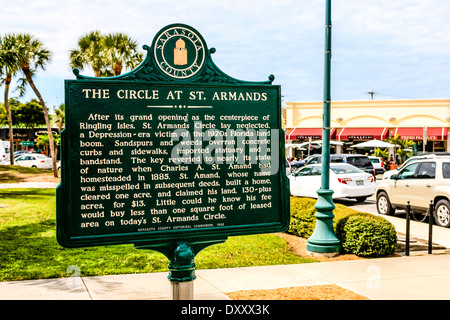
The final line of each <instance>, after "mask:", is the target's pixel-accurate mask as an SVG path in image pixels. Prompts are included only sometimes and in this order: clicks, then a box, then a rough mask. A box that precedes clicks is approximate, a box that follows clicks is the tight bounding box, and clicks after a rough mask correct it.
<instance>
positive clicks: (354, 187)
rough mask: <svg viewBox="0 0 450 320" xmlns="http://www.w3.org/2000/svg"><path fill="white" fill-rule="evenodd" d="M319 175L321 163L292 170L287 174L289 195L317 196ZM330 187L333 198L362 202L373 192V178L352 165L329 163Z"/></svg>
mask: <svg viewBox="0 0 450 320" xmlns="http://www.w3.org/2000/svg"><path fill="white" fill-rule="evenodd" d="M321 175H322V165H321V164H313V165H307V166H305V167H302V168H300V169H299V170H298V171H296V172H293V173H292V174H291V175H290V176H289V180H290V181H289V186H290V190H291V195H293V196H300V197H311V198H317V190H318V189H320V187H321V180H322V178H321ZM330 189H331V190H333V191H334V193H333V196H332V197H333V198H354V199H356V200H357V201H359V202H363V201H365V200H366V199H367V198H368V197H370V196H371V195H373V194H375V178H374V177H373V175H372V174H369V173H366V172H364V171H362V170H361V169H358V168H356V167H355V166H353V165H350V164H347V163H331V164H330Z"/></svg>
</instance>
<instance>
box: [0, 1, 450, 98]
mask: <svg viewBox="0 0 450 320" xmlns="http://www.w3.org/2000/svg"><path fill="white" fill-rule="evenodd" d="M24 8H26V9H27V10H24ZM324 13H325V1H323V0H301V1H298V0H297V1H294V0H279V1H271V0H242V1H209V0H208V1H206V0H191V1H176V0H167V1H148V0H128V1H119V0H109V1H106V0H80V1H79V0H65V1H55V0H36V1H32V2H30V1H28V0H15V1H14V2H10V3H8V5H4V6H2V12H1V13H0V30H2V33H6V32H16V33H17V32H29V33H32V34H34V35H35V36H36V37H38V38H40V39H41V40H42V41H43V42H44V43H45V45H46V46H47V47H48V48H49V49H51V50H52V51H53V52H54V59H53V62H52V63H51V64H50V65H49V67H48V70H47V71H46V72H42V71H39V74H38V78H37V80H41V81H42V84H41V86H42V87H43V88H42V90H43V91H44V92H43V94H44V95H46V96H47V98H46V99H48V100H49V101H51V102H50V103H51V104H53V105H57V104H58V103H60V102H62V101H56V100H55V99H56V98H52V97H61V99H62V97H63V92H61V90H62V89H61V87H62V86H61V83H63V80H64V79H73V78H74V76H73V74H72V72H71V70H70V67H69V61H68V59H69V58H68V56H69V50H70V49H73V48H75V47H76V43H77V41H78V39H79V38H80V37H81V36H82V35H83V34H85V33H87V32H89V31H92V30H100V31H101V32H103V33H110V32H118V31H120V32H124V33H126V34H128V35H129V36H131V37H133V38H134V39H136V40H137V41H138V43H139V46H142V45H144V44H147V45H150V44H151V42H152V40H153V37H154V35H155V34H156V33H157V32H158V31H159V30H160V29H161V28H162V27H164V26H166V25H168V24H171V23H176V22H180V23H186V24H188V25H191V26H192V27H194V28H196V29H197V30H198V31H199V32H200V33H201V34H202V35H203V37H204V38H205V40H206V42H207V44H208V46H209V47H215V48H216V49H217V52H216V53H215V54H214V55H213V59H214V61H215V63H216V64H217V65H218V66H219V68H221V69H222V70H223V71H224V72H226V73H228V74H229V75H230V76H232V77H236V78H240V79H243V80H266V79H267V77H268V75H270V74H274V75H275V84H280V85H281V86H282V92H283V95H284V99H285V101H302V100H306V101H311V100H321V99H322V83H323V59H324V55H323V50H324V29H325V28H324V23H325V15H324ZM448 16H450V2H448V1H444V0H427V1H423V0H409V1H407V2H406V1H392V0H377V1H371V2H367V1H357V0H339V1H333V2H332V20H333V59H332V98H333V99H337V100H357V99H368V98H369V96H368V95H367V92H368V91H370V90H374V91H375V92H380V93H386V94H390V95H391V96H394V97H395V96H398V97H403V96H405V97H412V98H449V97H450V89H448V83H449V82H450V57H449V55H448V53H447V52H448V51H449V49H450V33H449V32H448V30H449V27H450V21H449V20H448ZM83 72H90V71H88V69H86V71H84V70H83ZM56 82H57V84H55V83H56ZM51 83H54V85H51ZM38 85H39V83H38ZM30 91H31V90H30Z"/></svg>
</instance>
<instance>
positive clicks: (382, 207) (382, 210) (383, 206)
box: [377, 192, 395, 215]
mask: <svg viewBox="0 0 450 320" xmlns="http://www.w3.org/2000/svg"><path fill="white" fill-rule="evenodd" d="M377 211H378V213H379V214H388V215H393V214H394V213H395V209H394V208H392V205H391V202H390V201H389V197H388V195H387V194H386V192H380V193H379V194H378V195H377Z"/></svg>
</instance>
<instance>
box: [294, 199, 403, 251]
mask: <svg viewBox="0 0 450 320" xmlns="http://www.w3.org/2000/svg"><path fill="white" fill-rule="evenodd" d="M316 201H317V200H315V199H309V198H293V197H291V223H290V225H289V228H288V230H287V231H286V232H287V233H292V234H295V235H297V236H299V237H303V238H309V237H310V236H311V235H312V233H313V232H314V228H315V224H316V218H315V214H316V211H317V210H316V209H315V207H314V205H315V204H316ZM335 207H336V208H335V209H334V210H333V214H334V216H335V217H334V219H333V226H334V229H335V232H336V236H337V237H338V239H339V240H340V241H341V245H342V251H343V252H346V253H353V254H356V255H358V256H365V257H379V256H385V255H389V254H392V253H393V252H394V251H395V247H396V245H397V235H396V231H395V227H394V226H393V225H392V224H391V223H390V222H389V221H387V220H386V219H384V218H383V217H378V216H374V215H372V214H369V213H362V212H359V211H356V210H354V209H351V208H348V207H346V206H344V205H341V204H335Z"/></svg>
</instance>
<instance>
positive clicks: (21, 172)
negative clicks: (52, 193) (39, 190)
mask: <svg viewBox="0 0 450 320" xmlns="http://www.w3.org/2000/svg"><path fill="white" fill-rule="evenodd" d="M36 176H48V177H52V176H53V171H52V170H51V169H38V168H29V167H21V166H9V165H8V166H5V165H0V183H18V182H22V181H23V179H24V178H28V177H36Z"/></svg>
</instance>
